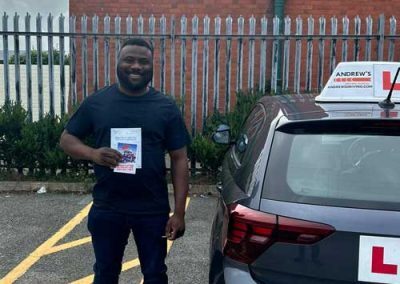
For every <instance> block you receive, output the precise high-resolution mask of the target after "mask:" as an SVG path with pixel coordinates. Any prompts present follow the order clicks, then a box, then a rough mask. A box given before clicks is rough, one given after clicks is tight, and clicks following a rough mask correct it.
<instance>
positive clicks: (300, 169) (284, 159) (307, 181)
mask: <svg viewBox="0 0 400 284" xmlns="http://www.w3.org/2000/svg"><path fill="white" fill-rule="evenodd" d="M399 129H400V125H398V123H397V122H396V123H393V122H391V121H388V122H382V121H354V122H352V121H339V122H333V121H330V122H321V123H297V124H293V125H290V124H288V125H286V126H285V127H282V128H281V129H278V131H277V132H276V133H275V135H274V140H273V144H272V148H271V152H270V158H269V161H268V167H267V174H266V180H265V183H264V190H263V197H264V198H269V199H274V200H281V201H289V202H298V203H308V204H316V205H327V206H344V207H355V208H370V209H383V210H399V209H400V173H399V169H400V136H399V131H400V130H399Z"/></svg>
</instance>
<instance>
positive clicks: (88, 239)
mask: <svg viewBox="0 0 400 284" xmlns="http://www.w3.org/2000/svg"><path fill="white" fill-rule="evenodd" d="M91 241H92V237H86V238H82V239H79V240H76V241H72V242H69V243H65V244H62V245H58V246H54V247H51V248H50V249H49V250H48V251H47V252H46V255H48V254H52V253H56V252H59V251H62V250H66V249H70V248H73V247H77V246H80V245H84V244H86V243H90V242H91Z"/></svg>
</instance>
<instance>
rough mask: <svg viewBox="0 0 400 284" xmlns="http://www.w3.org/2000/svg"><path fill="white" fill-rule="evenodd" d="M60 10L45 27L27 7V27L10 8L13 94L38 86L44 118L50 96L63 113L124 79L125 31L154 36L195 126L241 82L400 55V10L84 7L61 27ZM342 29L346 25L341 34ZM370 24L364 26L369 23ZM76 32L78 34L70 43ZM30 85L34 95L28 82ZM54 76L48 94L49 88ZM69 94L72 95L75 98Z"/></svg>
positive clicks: (161, 74)
mask: <svg viewBox="0 0 400 284" xmlns="http://www.w3.org/2000/svg"><path fill="white" fill-rule="evenodd" d="M53 21H54V19H53V16H52V15H49V16H48V17H47V29H46V31H43V26H42V22H43V19H42V16H40V15H38V16H37V17H36V30H35V31H32V29H31V25H30V23H31V16H30V15H29V14H27V15H26V16H25V30H24V31H20V30H19V25H20V24H19V16H18V15H15V16H14V17H13V29H11V28H10V27H9V25H8V22H9V16H8V15H6V14H4V15H3V17H2V27H3V28H2V31H1V32H0V34H1V36H2V46H3V62H4V63H3V64H4V74H3V77H4V90H1V91H0V92H4V97H5V99H10V96H11V95H10V94H11V91H10V90H12V89H15V100H17V101H20V100H21V96H23V95H26V96H27V100H26V101H27V108H28V111H29V112H30V113H31V112H32V93H33V92H34V91H35V90H37V92H38V100H39V117H40V116H41V115H43V109H44V108H43V101H47V102H48V103H49V111H50V113H52V114H54V113H55V105H54V104H55V101H56V100H55V96H56V95H57V96H60V99H59V100H58V102H59V103H60V112H61V113H64V112H65V111H67V109H68V107H69V106H70V105H71V104H73V103H76V102H78V101H80V100H81V99H82V98H84V97H86V96H87V95H89V94H90V93H91V92H92V91H94V90H97V89H99V88H101V87H102V86H103V85H109V84H111V83H112V82H115V80H116V79H115V78H116V72H115V66H116V61H117V54H118V51H119V49H120V47H121V42H122V40H123V39H124V38H127V37H131V36H141V37H145V38H148V39H150V40H151V41H152V42H153V45H154V47H155V70H154V80H153V82H152V84H153V85H154V86H155V87H156V88H158V89H160V90H161V91H162V92H164V93H168V94H169V95H171V96H173V97H174V98H176V99H177V100H179V102H180V105H181V107H182V112H183V113H184V114H185V115H186V118H187V119H188V120H189V121H190V127H191V132H192V134H193V135H194V134H196V131H198V129H201V127H202V126H203V125H204V121H205V119H206V117H207V116H208V115H209V114H211V113H212V112H214V111H216V110H219V111H222V112H226V111H229V110H230V108H231V107H232V106H233V105H234V103H235V94H236V92H237V91H239V90H243V89H252V90H258V91H261V92H265V93H280V92H283V93H300V92H314V91H316V92H318V91H319V90H321V89H322V87H323V86H324V84H325V82H326V80H327V79H328V77H329V75H330V73H331V72H332V71H333V69H334V68H335V66H336V64H337V62H339V61H353V60H355V61H358V60H367V61H370V60H388V61H394V60H398V56H396V54H395V50H396V49H395V41H396V39H398V37H399V35H398V34H397V31H396V27H397V25H396V19H395V18H394V17H391V18H389V19H388V20H386V19H385V17H384V16H383V15H382V16H380V17H378V18H377V19H373V18H372V17H367V18H365V19H361V18H360V17H358V16H357V17H355V18H354V19H351V20H350V19H349V18H348V17H346V16H345V17H343V18H341V19H338V18H336V17H332V18H330V19H326V18H325V17H319V18H318V20H317V21H316V20H315V19H314V18H313V17H312V16H310V17H308V18H301V17H297V18H296V19H294V20H292V19H291V18H289V17H286V18H284V19H279V18H277V17H275V18H272V19H268V18H267V17H263V18H260V19H256V18H255V17H250V18H249V19H245V18H243V17H239V18H237V19H233V18H232V17H228V18H225V19H222V18H220V17H216V18H214V19H211V18H209V17H208V16H205V17H203V18H199V17H197V16H195V17H193V18H191V19H188V18H187V17H185V16H182V17H180V18H175V17H170V18H168V19H167V18H166V17H165V16H162V17H160V18H155V17H154V16H151V17H149V18H148V19H145V18H143V17H142V16H139V17H137V18H134V17H131V16H128V17H126V18H124V19H122V18H121V17H118V16H117V17H114V18H111V17H109V16H106V17H104V18H102V19H100V18H99V17H97V16H94V17H92V18H88V17H87V16H82V17H80V18H79V19H77V18H76V17H75V16H71V17H70V18H69V23H68V24H69V29H68V32H66V31H65V28H64V27H65V22H66V19H65V18H64V16H62V15H61V16H60V17H59V18H58V31H57V32H54V31H53ZM339 30H340V33H339ZM362 31H363V32H362ZM33 38H36V47H37V52H38V55H39V57H40V56H41V54H42V53H41V52H42V51H43V50H44V48H43V40H44V39H46V38H47V45H48V48H47V51H48V54H49V68H48V72H49V79H48V82H43V75H42V73H43V66H42V63H41V62H42V58H38V64H37V72H38V75H37V76H38V86H36V87H35V88H34V87H33V86H32V79H31V78H32V77H31V75H30V74H31V72H32V68H31V63H30V57H31V42H32V40H33ZM22 39H24V40H25V46H24V47H25V52H24V56H25V57H26V61H27V64H26V68H25V69H26V77H27V79H26V82H21V80H20V63H19V62H18V60H17V61H16V63H15V68H14V74H13V75H15V86H13V87H11V86H10V84H9V82H10V76H11V74H10V72H9V70H10V68H9V63H8V62H9V59H10V58H9V51H10V50H9V42H10V41H13V44H14V54H15V56H16V57H17V58H18V55H19V54H20V51H21V43H20V41H21V40H22ZM54 39H57V41H58V44H59V52H60V54H61V58H62V59H61V61H60V71H59V75H58V76H59V77H60V80H59V82H60V88H59V93H58V92H57V93H56V92H55V86H54V81H55V80H54V62H53V53H54ZM66 40H69V43H68V44H66ZM66 53H68V54H69V55H70V57H71V59H70V66H69V67H70V68H69V77H70V80H69V94H68V93H67V91H66V83H65V82H66V81H65V76H66V73H65V68H64V67H65V62H64V61H63V58H64V57H63V56H62V55H64V54H66ZM22 83H24V84H26V86H27V88H26V90H27V91H26V94H22V93H21V84H22ZM43 84H48V93H46V94H45V93H44V92H43ZM68 95H69V99H68V100H67V98H68Z"/></svg>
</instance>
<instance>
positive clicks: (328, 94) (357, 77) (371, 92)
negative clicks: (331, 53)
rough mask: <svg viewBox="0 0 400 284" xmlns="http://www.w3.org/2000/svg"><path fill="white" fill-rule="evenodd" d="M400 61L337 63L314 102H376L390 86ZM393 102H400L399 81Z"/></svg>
mask: <svg viewBox="0 0 400 284" xmlns="http://www.w3.org/2000/svg"><path fill="white" fill-rule="evenodd" d="M399 67H400V62H381V61H365V62H361V61H360V62H341V63H339V64H338V65H337V67H336V68H335V70H334V71H333V73H332V75H331V77H330V78H329V80H328V83H327V84H326V85H325V87H324V89H323V90H322V92H321V94H320V95H319V96H317V97H316V99H315V100H316V102H380V101H382V100H384V99H385V98H386V97H387V95H388V93H389V91H390V88H391V86H392V83H393V80H394V77H395V74H396V71H397V69H398V68H399ZM392 101H393V102H400V80H399V82H396V84H395V86H394V89H393V94H392Z"/></svg>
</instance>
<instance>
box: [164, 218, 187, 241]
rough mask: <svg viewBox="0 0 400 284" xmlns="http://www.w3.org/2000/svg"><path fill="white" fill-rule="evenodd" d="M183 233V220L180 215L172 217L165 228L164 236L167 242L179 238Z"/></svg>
mask: <svg viewBox="0 0 400 284" xmlns="http://www.w3.org/2000/svg"><path fill="white" fill-rule="evenodd" d="M184 233H185V218H184V216H181V215H176V214H174V215H172V216H171V217H170V218H169V220H168V222H167V226H166V227H165V235H166V236H167V238H168V240H170V241H173V240H176V239H177V238H180V237H182V236H183V234H184Z"/></svg>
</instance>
